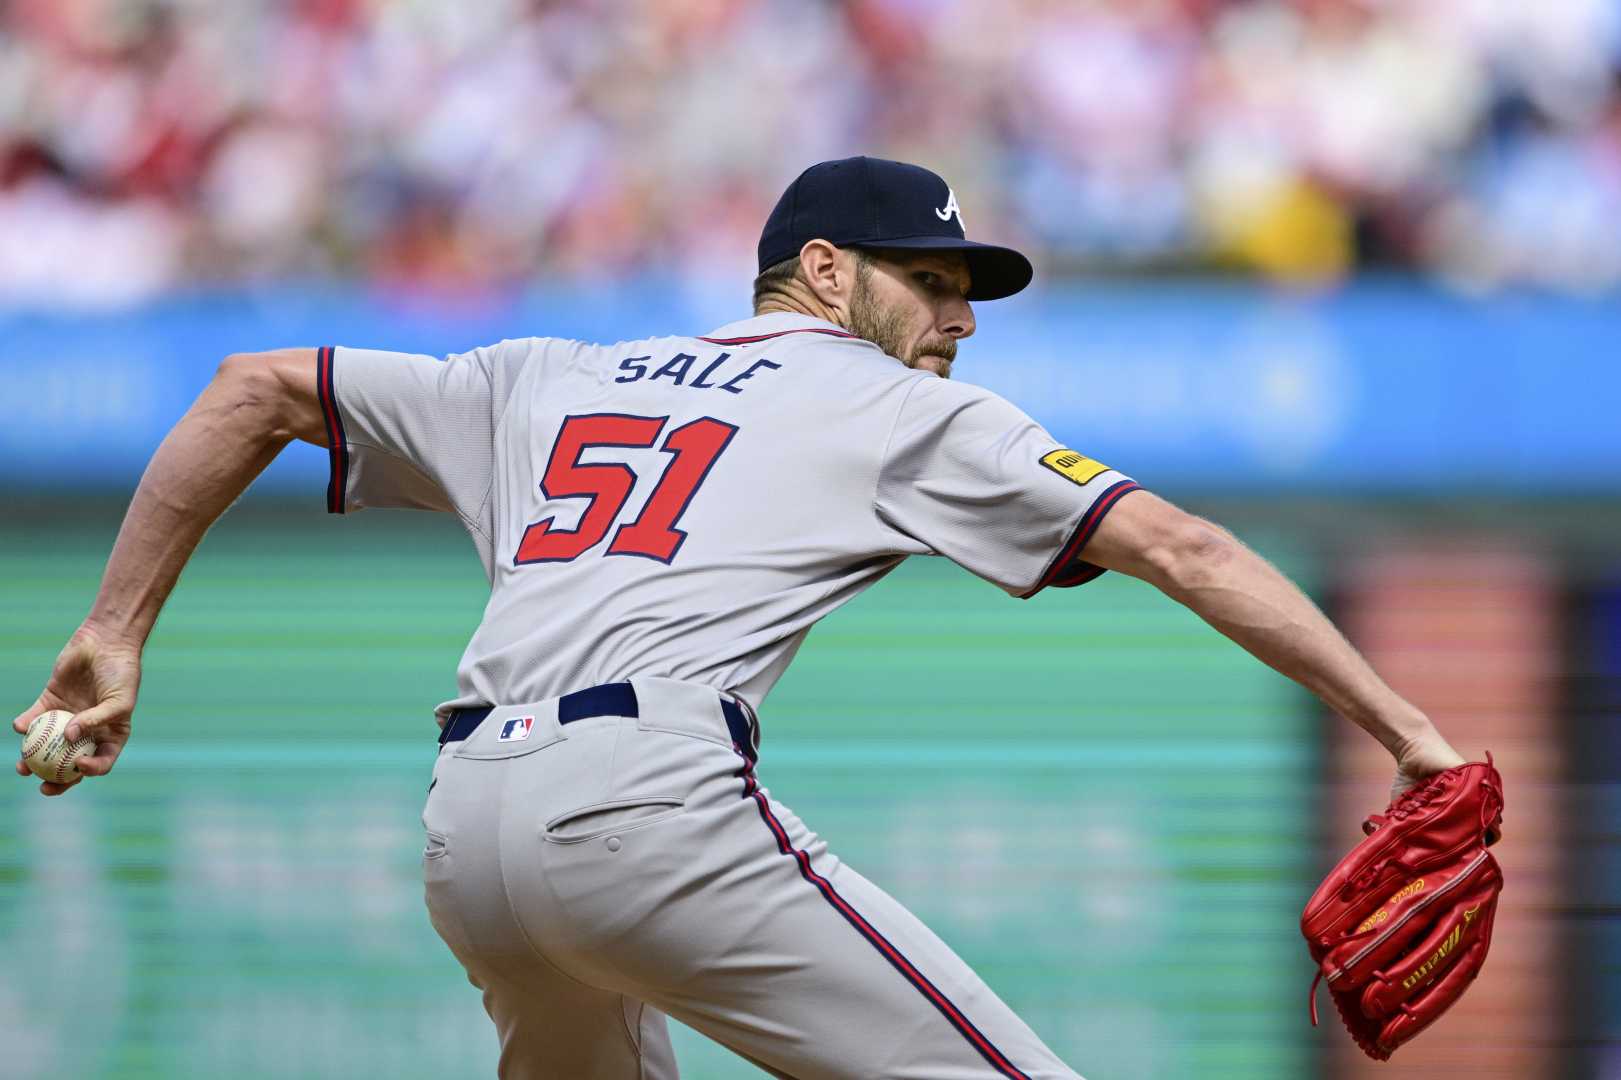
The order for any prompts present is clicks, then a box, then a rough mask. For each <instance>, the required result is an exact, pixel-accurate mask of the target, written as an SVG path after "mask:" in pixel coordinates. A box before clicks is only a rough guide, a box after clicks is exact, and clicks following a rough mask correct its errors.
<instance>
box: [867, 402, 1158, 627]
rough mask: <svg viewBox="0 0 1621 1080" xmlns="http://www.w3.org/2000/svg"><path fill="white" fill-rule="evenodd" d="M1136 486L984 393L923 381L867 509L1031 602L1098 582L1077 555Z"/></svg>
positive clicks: (907, 405)
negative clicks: (1049, 592) (1048, 592)
mask: <svg viewBox="0 0 1621 1080" xmlns="http://www.w3.org/2000/svg"><path fill="white" fill-rule="evenodd" d="M1136 487H1137V484H1136V483H1135V482H1134V481H1132V480H1131V479H1130V478H1129V477H1127V476H1125V475H1123V474H1122V473H1120V472H1118V471H1116V470H1114V469H1111V468H1109V467H1108V466H1106V465H1103V464H1102V463H1100V462H1096V461H1093V460H1092V459H1091V458H1088V457H1086V456H1085V455H1083V454H1079V453H1077V452H1075V451H1073V450H1070V449H1068V448H1066V447H1064V446H1062V445H1060V444H1059V442H1058V441H1057V440H1056V439H1054V438H1053V437H1052V436H1051V435H1049V434H1048V433H1047V432H1046V430H1045V429H1043V428H1042V427H1041V425H1040V424H1037V423H1036V422H1035V421H1034V420H1032V419H1030V417H1028V416H1026V415H1025V414H1024V413H1023V412H1021V411H1020V410H1019V409H1017V408H1015V407H1014V406H1013V405H1012V404H1010V403H1009V402H1007V401H1006V400H1004V399H1003V398H1000V397H998V396H997V395H995V394H993V393H991V392H990V391H988V390H984V389H982V388H980V387H975V386H968V385H964V384H961V383H952V382H948V381H947V380H944V379H937V378H928V377H923V378H919V379H918V380H917V381H916V382H915V383H914V384H913V386H912V388H911V390H910V391H909V392H908V394H907V396H906V398H905V400H904V401H903V402H902V404H901V407H900V410H899V412H898V414H897V416H896V419H895V427H894V430H893V432H892V433H891V435H890V439H889V443H888V446H887V447H886V449H885V451H884V456H883V460H882V462H881V463H880V465H879V469H878V482H877V494H876V499H875V504H876V509H877V512H878V517H879V519H880V521H882V522H883V523H884V524H885V525H886V526H888V527H889V528H891V529H894V530H896V531H898V532H900V533H902V534H904V535H906V536H908V537H910V538H911V539H913V540H914V541H917V542H919V543H922V544H924V545H925V546H927V547H928V548H929V549H930V550H932V551H934V552H936V553H938V554H941V555H944V556H946V557H947V558H949V559H951V560H952V561H953V562H955V563H957V564H959V565H960V566H963V567H964V568H966V569H967V570H969V571H971V572H973V573H974V574H977V575H979V576H980V577H982V578H985V579H986V580H987V581H990V582H992V583H994V584H996V585H998V586H1000V587H1001V588H1003V589H1005V590H1006V591H1007V592H1009V593H1012V594H1013V595H1015V596H1018V597H1030V596H1034V595H1035V594H1036V593H1038V592H1040V591H1041V590H1042V589H1043V588H1046V587H1047V586H1049V585H1053V586H1057V587H1060V588H1067V587H1070V586H1074V585H1081V584H1084V583H1086V582H1088V581H1091V580H1092V579H1093V578H1096V577H1097V576H1099V575H1100V574H1102V573H1103V569H1102V568H1101V567H1098V566H1094V565H1092V564H1090V563H1087V562H1086V561H1084V560H1083V559H1081V557H1080V556H1081V554H1082V551H1083V549H1084V548H1085V547H1086V542H1087V541H1088V540H1089V539H1091V537H1092V534H1093V533H1094V532H1096V531H1097V527H1098V524H1099V523H1100V522H1101V521H1102V520H1103V518H1104V516H1105V515H1106V514H1107V513H1108V512H1109V510H1110V509H1111V508H1112V507H1113V506H1114V505H1115V504H1116V503H1117V502H1118V501H1119V500H1120V498H1121V496H1123V495H1125V494H1126V493H1127V492H1130V491H1133V490H1135V489H1136Z"/></svg>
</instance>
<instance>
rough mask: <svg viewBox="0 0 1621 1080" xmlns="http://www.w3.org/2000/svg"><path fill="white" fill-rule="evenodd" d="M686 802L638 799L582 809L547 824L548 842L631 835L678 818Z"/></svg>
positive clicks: (661, 797)
mask: <svg viewBox="0 0 1621 1080" xmlns="http://www.w3.org/2000/svg"><path fill="white" fill-rule="evenodd" d="M685 806H686V801H685V800H683V799H680V798H678V797H676V796H674V795H639V796H633V797H631V798H626V799H612V800H610V801H608V802H600V803H592V804H591V805H590V806H581V807H578V808H576V809H574V810H570V811H568V812H567V813H564V814H558V815H557V816H556V817H554V818H552V819H551V820H550V821H548V822H547V823H546V839H548V840H550V841H551V842H552V843H554V844H578V843H580V842H581V841H582V840H594V839H596V838H597V837H599V836H607V835H608V834H609V833H622V832H629V831H630V830H631V829H640V828H642V827H644V826H647V825H652V824H654V823H655V822H660V821H663V820H665V819H666V818H671V817H674V816H675V815H677V814H679V813H680V812H681V811H682V810H683V809H684V808H685Z"/></svg>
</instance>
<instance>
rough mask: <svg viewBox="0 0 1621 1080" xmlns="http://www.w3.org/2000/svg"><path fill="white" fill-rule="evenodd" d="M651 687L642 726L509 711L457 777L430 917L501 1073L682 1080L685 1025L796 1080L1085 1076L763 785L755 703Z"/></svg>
mask: <svg viewBox="0 0 1621 1080" xmlns="http://www.w3.org/2000/svg"><path fill="white" fill-rule="evenodd" d="M631 682H632V685H633V687H634V690H635V698H636V702H637V712H638V714H639V715H638V716H636V717H621V716H598V717H591V718H586V719H579V720H574V721H572V722H570V723H567V724H560V723H559V722H558V708H557V701H556V699H554V700H553V701H549V702H541V703H537V704H532V705H521V706H506V707H502V708H497V709H495V710H494V711H493V712H491V713H490V715H489V716H488V717H487V718H486V719H485V720H484V721H482V722H481V723H480V724H479V726H478V727H477V729H475V730H474V731H473V733H472V735H471V736H470V737H469V738H467V739H466V740H464V741H461V742H451V743H449V744H447V745H446V746H444V747H443V748H442V749H441V751H440V754H439V759H438V762H437V763H436V764H435V766H434V773H433V775H434V782H433V785H432V786H431V787H430V789H429V796H428V802H427V805H426V807H425V808H424V810H423V815H422V820H423V826H424V828H425V829H426V830H427V833H428V843H427V849H426V851H425V853H424V856H423V874H424V878H425V881H426V885H427V903H428V911H429V914H430V916H431V918H432V920H433V925H434V928H435V929H436V930H437V931H438V932H439V935H440V936H441V937H443V938H444V940H445V942H446V944H448V945H449V946H450V948H451V950H452V951H453V952H454V953H455V954H456V957H457V959H459V960H460V961H461V962H462V965H463V966H464V967H465V968H466V969H467V976H468V980H469V981H470V982H472V984H473V985H474V986H476V987H478V988H479V989H480V990H482V991H483V993H484V1007H485V1009H486V1010H487V1011H488V1012H489V1014H490V1018H491V1019H492V1020H493V1021H494V1022H495V1026H496V1029H497V1031H498V1032H499V1035H500V1039H501V1058H500V1067H499V1073H500V1076H501V1077H503V1078H505V1080H540V1078H547V1080H675V1077H676V1075H677V1072H676V1065H675V1058H674V1055H673V1053H672V1052H671V1048H670V1040H669V1035H668V1033H667V1031H666V1028H665V1020H664V1015H665V1014H668V1015H670V1016H673V1017H675V1018H677V1019H678V1020H680V1021H682V1022H683V1023H685V1024H688V1025H690V1026H691V1027H693V1028H696V1029H697V1030H698V1031H701V1032H703V1033H704V1034H705V1035H707V1036H709V1037H710V1038H712V1039H715V1040H716V1041H717V1042H720V1043H722V1044H724V1045H725V1046H727V1047H729V1048H731V1049H732V1050H734V1051H736V1052H737V1053H738V1054H740V1055H742V1056H743V1057H745V1058H747V1059H749V1060H750V1061H752V1062H754V1063H755V1064H757V1065H759V1066H760V1067H761V1068H763V1069H765V1070H766V1071H767V1072H769V1073H771V1074H773V1075H775V1076H779V1077H791V1078H794V1080H824V1078H826V1080H833V1078H840V1080H878V1078H885V1080H891V1078H892V1080H982V1078H986V1080H988V1078H993V1077H996V1078H1021V1077H1025V1078H1029V1080H1037V1078H1041V1080H1048V1078H1054V1077H1064V1078H1068V1080H1079V1077H1077V1075H1076V1074H1075V1073H1074V1072H1073V1071H1072V1070H1070V1069H1069V1068H1068V1067H1066V1066H1065V1065H1064V1064H1063V1063H1062V1062H1061V1061H1059V1060H1058V1059H1057V1058H1056V1057H1055V1056H1054V1055H1053V1053H1052V1051H1050V1050H1048V1049H1047V1047H1046V1046H1044V1045H1043V1044H1042V1042H1041V1040H1040V1039H1038V1038H1037V1037H1036V1035H1035V1033H1034V1032H1032V1031H1031V1030H1030V1029H1029V1027H1027V1026H1026V1025H1025V1024H1024V1022H1023V1021H1021V1020H1020V1019H1019V1018H1018V1017H1017V1016H1015V1015H1014V1014H1013V1012H1012V1010H1010V1009H1009V1008H1008V1007H1007V1006H1006V1005H1004V1004H1003V1003H1002V1002H1001V1001H1000V1000H999V999H998V998H997V997H996V995H995V994H994V993H992V992H991V990H990V989H989V988H988V987H987V986H986V985H985V984H984V983H983V982H982V981H981V980H980V979H979V977H978V976H977V975H975V974H974V973H973V972H972V971H971V970H969V968H968V966H967V965H966V964H964V963H963V962H962V960H960V959H959V958H958V957H957V956H956V954H955V953H953V952H952V951H951V949H950V948H948V947H947V946H946V945H945V943H944V942H942V941H941V940H940V939H939V938H937V937H935V936H934V934H933V933H931V932H930V931H929V929H928V928H927V927H925V926H924V925H923V924H922V923H921V922H919V921H918V920H917V918H915V917H914V916H913V915H912V914H911V913H910V912H908V911H907V910H906V909H905V908H903V907H902V906H901V905H900V904H898V903H896V902H895V901H894V900H893V899H891V898H890V897H889V896H888V895H886V894H885V893H884V892H883V891H882V890H881V889H879V888H877V887H876V886H874V885H873V884H872V883H871V882H869V881H867V880H866V879H865V878H863V877H862V876H861V875H859V874H857V873H856V872H855V871H854V870H851V869H850V868H849V867H848V866H845V865H844V864H843V863H841V862H840V861H839V860H838V858H837V857H835V856H834V855H833V854H832V853H831V852H829V851H828V850H827V846H826V844H824V843H823V842H822V841H821V840H820V839H818V838H817V836H816V835H815V834H814V833H812V832H811V831H810V830H809V829H807V828H806V827H805V825H804V823H802V822H801V821H800V820H799V818H798V817H796V816H795V815H794V814H793V812H792V811H790V810H789V809H788V808H787V807H785V806H783V805H782V804H781V803H778V802H777V801H776V800H774V799H772V798H771V797H770V795H769V793H768V792H766V791H765V790H764V789H763V788H761V787H760V786H759V784H758V783H757V781H756V780H755V778H754V769H753V756H754V751H753V748H752V746H743V745H739V744H738V739H737V738H736V737H735V736H734V732H735V730H736V727H737V718H738V716H739V715H740V714H739V713H738V711H737V706H736V705H735V703H730V702H729V701H728V703H727V706H726V708H727V709H729V710H731V711H732V719H733V723H732V725H731V726H730V727H729V726H728V723H727V718H726V713H725V712H723V707H722V702H723V698H722V697H721V695H719V694H717V693H716V692H715V691H714V690H712V689H710V688H708V687H703V686H699V685H696V684H692V683H683V682H676V681H672V680H667V679H634V680H631ZM521 717H533V721H532V725H527V726H526V725H524V724H523V723H522V721H521V720H519V722H518V723H510V722H509V721H512V720H514V719H516V718H521ZM520 729H522V730H523V731H524V732H526V734H523V735H521V736H520V734H519V732H520ZM503 735H505V736H506V738H505V739H503V738H502V736H503Z"/></svg>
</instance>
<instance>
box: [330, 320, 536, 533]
mask: <svg viewBox="0 0 1621 1080" xmlns="http://www.w3.org/2000/svg"><path fill="white" fill-rule="evenodd" d="M512 344H513V343H508V342H502V343H501V344H500V345H495V346H488V347H485V348H479V349H474V350H473V351H472V352H468V353H460V354H456V355H452V356H449V357H447V358H444V359H439V358H437V357H432V356H426V355H421V354H416V353H399V352H384V351H379V350H374V349H350V348H337V347H327V348H323V349H320V350H318V351H317V354H316V365H317V370H316V375H317V385H318V389H319V392H320V398H321V409H322V412H323V414H324V416H325V420H326V427H327V443H328V446H329V448H330V450H329V452H330V456H331V480H330V482H329V484H328V486H327V510H328V511H329V512H330V513H334V514H341V513H344V512H345V511H348V510H358V509H362V508H364V507H369V506H370V507H407V508H412V509H423V510H438V511H443V512H449V513H455V514H457V515H458V516H460V517H461V519H462V520H463V522H464V523H465V524H466V525H467V526H468V528H469V529H472V530H474V531H475V532H478V533H481V534H483V535H484V536H485V537H486V538H487V537H488V534H489V530H490V523H489V501H490V493H491V489H492V486H493V482H494V471H495V446H494V441H495V435H494V433H495V425H496V423H497V422H498V420H499V415H500V411H501V409H502V408H503V407H504V406H505V403H506V400H507V398H508V397H509V396H510V394H511V389H512V383H513V382H514V379H515V375H516V368H517V366H518V365H520V364H521V362H522V355H523V354H522V353H521V352H520V351H517V350H514V349H512V348H511V347H510V346H511V345H512ZM515 352H517V355H514V353H515Z"/></svg>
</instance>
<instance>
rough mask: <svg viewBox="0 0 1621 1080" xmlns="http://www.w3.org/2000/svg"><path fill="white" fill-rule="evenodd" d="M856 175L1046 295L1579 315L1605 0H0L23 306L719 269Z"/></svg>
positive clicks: (0, 124)
mask: <svg viewBox="0 0 1621 1080" xmlns="http://www.w3.org/2000/svg"><path fill="white" fill-rule="evenodd" d="M852 153H873V154H878V155H882V156H887V157H897V158H902V159H908V160H913V161H918V162H921V163H924V164H927V165H929V166H931V167H933V168H935V169H936V170H938V171H940V172H942V173H943V174H944V175H946V176H947V177H948V178H949V179H950V181H951V182H952V184H953V186H954V187H955V189H956V192H957V196H958V201H959V203H960V204H961V206H962V207H963V210H964V216H965V220H966V222H967V226H968V229H969V233H970V235H971V236H977V237H980V238H995V239H1000V240H1003V241H1008V242H1013V243H1017V244H1022V245H1026V246H1027V247H1028V249H1029V250H1030V251H1031V252H1032V254H1033V255H1035V256H1036V257H1037V260H1038V263H1039V264H1041V265H1042V267H1043V268H1044V269H1045V270H1048V271H1052V272H1057V273H1144V274H1146V273H1162V272H1173V271H1188V270H1197V271H1207V272H1240V273H1253V274H1259V275H1263V276H1265V277H1269V278H1273V279H1276V280H1279V281H1283V282H1288V283H1296V284H1301V285H1305V286H1309V287H1321V286H1324V285H1331V284H1332V283H1334V282H1336V281H1339V280H1341V279H1343V278H1344V277H1345V276H1347V275H1348V274H1351V273H1354V272H1355V271H1357V270H1359V269H1364V268H1398V269H1416V270H1418V271H1420V272H1424V273H1429V274H1433V275H1436V276H1438V277H1440V278H1442V279H1444V280H1446V281H1448V282H1450V283H1453V284H1455V285H1456V286H1458V287H1462V288H1466V289H1482V290H1483V289H1491V288H1495V287H1499V286H1502V285H1510V284H1530V285H1535V286H1543V287H1550V288H1555V289H1561V290H1577V291H1597V290H1603V289H1605V288H1607V287H1610V286H1612V285H1614V284H1616V283H1617V282H1618V280H1621V0H843V2H835V0H551V2H548V0H527V2H525V0H477V2H474V3H448V2H444V0H226V2H210V0H146V2H131V0H10V2H9V3H7V2H0V298H4V299H7V300H9V301H11V302H23V303H52V304H55V303H91V304H97V303H120V302H126V301H131V300H137V299H140V298H142V297H145V296H148V295H151V294H153V293H155V292H158V291H162V290H166V289H172V288H174V287H176V286H189V285H197V284H214V283H221V282H242V281H247V282H254V281H260V280H266V279H286V278H294V279H308V278H311V277H316V278H320V277H327V276H349V277H361V278H364V279H366V280H368V281H372V282H376V283H379V284H381V285H383V286H385V287H387V286H398V287H403V288H430V289H442V290H481V289H487V288H490V287H502V286H505V285H511V284H516V283H523V282H527V281H532V280H534V279H535V278H537V277H544V276H548V275H557V274H566V275H571V276H586V277H600V278H607V279H610V280H611V279H618V278H622V277H629V276H635V275H640V274H647V273H651V274H670V275H678V276H680V275H686V276H692V277H695V278H711V279H720V278H731V279H733V280H737V279H741V278H746V277H747V276H748V275H750V274H751V273H752V270H753V252H754V244H755V241H756V239H757V236H758V230H759V227H760V224H761V222H762V220H763V219H764V217H765V214H766V213H767V211H768V210H769V209H770V206H771V204H772V202H773V201H774V200H775V198H776V197H777V195H778V194H779V193H780V191H781V190H782V188H783V186H784V185H785V184H786V183H787V182H788V181H789V180H791V179H792V178H793V176H794V175H795V174H796V173H797V172H798V171H799V170H800V169H801V168H803V167H804V166H805V165H807V164H810V163H811V162H813V161H816V160H820V159H823V158H829V157H840V156H844V155H847V154H852ZM740 287H741V286H740Z"/></svg>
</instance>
